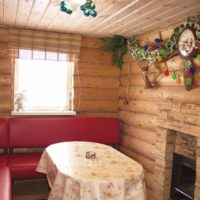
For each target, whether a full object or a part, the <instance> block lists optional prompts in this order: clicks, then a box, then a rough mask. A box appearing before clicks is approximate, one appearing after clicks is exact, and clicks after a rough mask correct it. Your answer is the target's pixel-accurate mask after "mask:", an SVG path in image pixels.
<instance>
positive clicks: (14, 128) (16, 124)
mask: <svg viewBox="0 0 200 200" xmlns="http://www.w3.org/2000/svg"><path fill="white" fill-rule="evenodd" d="M119 131H120V128H119V120H118V119H116V118H100V117H82V118H78V117H76V118H12V119H10V120H9V147H10V148H26V147H29V148H30V147H47V146H49V145H50V144H54V143H58V142H64V141H89V142H98V143H103V144H119V142H120V133H119Z"/></svg>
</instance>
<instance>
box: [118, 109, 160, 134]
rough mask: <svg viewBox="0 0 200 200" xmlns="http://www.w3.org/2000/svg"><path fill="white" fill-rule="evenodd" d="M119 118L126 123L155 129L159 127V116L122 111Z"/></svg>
mask: <svg viewBox="0 0 200 200" xmlns="http://www.w3.org/2000/svg"><path fill="white" fill-rule="evenodd" d="M119 118H120V119H121V120H122V121H123V122H124V123H126V124H129V125H132V126H140V127H143V128H148V129H153V130H155V128H156V127H157V125H158V124H157V116H155V115H147V114H139V113H131V112H127V111H120V112H119Z"/></svg>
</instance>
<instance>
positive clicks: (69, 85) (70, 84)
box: [11, 49, 76, 116]
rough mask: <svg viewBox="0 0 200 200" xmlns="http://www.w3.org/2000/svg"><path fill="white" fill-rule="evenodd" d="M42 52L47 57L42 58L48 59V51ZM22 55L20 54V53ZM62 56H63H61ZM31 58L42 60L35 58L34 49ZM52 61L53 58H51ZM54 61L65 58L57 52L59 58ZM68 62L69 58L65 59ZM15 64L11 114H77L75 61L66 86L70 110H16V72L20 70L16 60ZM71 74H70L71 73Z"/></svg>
mask: <svg viewBox="0 0 200 200" xmlns="http://www.w3.org/2000/svg"><path fill="white" fill-rule="evenodd" d="M23 50H28V49H23ZM19 52H20V49H19ZM41 52H44V53H45V58H44V59H42V60H47V59H46V58H47V57H46V53H47V52H46V51H41ZM53 53H57V52H53ZM60 54H63V53H60ZM18 55H20V54H18ZM61 57H62V56H61ZM66 58H67V54H66ZM18 59H25V58H20V56H19V58H18ZM30 60H41V59H34V58H33V51H32V56H31V59H30ZM51 61H52V60H51ZM53 61H58V62H59V61H61V62H62V61H64V60H62V59H61V60H60V55H59V53H57V60H53ZM65 61H66V62H67V60H65ZM13 65H14V70H13V71H14V73H13V80H14V81H13V110H12V111H11V115H14V116H29V115H33V116H42V115H45V116H47V115H50V116H52V115H61V116H62V115H76V111H74V105H73V99H74V86H73V78H74V70H75V69H74V68H75V63H74V67H70V68H69V69H68V71H69V73H70V74H71V78H70V79H68V78H67V83H66V84H67V85H66V88H67V89H68V91H69V92H68V93H67V94H66V95H67V97H66V99H67V102H66V106H67V107H68V110H64V111H53V110H49V111H48V110H47V111H45V110H44V111H42V110H41V111H26V110H24V111H16V110H15V95H16V94H15V92H16V89H17V88H16V87H17V82H18V76H17V75H16V73H17V74H18V72H17V71H16V70H18V67H16V65H17V64H16V60H14V62H13ZM69 76H70V75H69Z"/></svg>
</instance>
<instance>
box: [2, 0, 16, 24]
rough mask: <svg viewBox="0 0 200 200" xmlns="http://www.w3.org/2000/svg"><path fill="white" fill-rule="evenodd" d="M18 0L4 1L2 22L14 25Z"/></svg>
mask: <svg viewBox="0 0 200 200" xmlns="http://www.w3.org/2000/svg"><path fill="white" fill-rule="evenodd" d="M18 5H19V0H15V1H13V0H5V1H4V24H6V25H9V26H14V24H15V19H16V14H17V10H18Z"/></svg>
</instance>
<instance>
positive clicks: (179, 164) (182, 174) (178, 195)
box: [171, 153, 196, 200]
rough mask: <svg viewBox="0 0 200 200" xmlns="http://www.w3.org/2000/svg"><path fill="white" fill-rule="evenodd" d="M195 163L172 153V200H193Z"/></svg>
mask: <svg viewBox="0 0 200 200" xmlns="http://www.w3.org/2000/svg"><path fill="white" fill-rule="evenodd" d="M195 166H196V162H195V160H192V159H190V158H188V157H186V156H183V155H180V154H177V153H174V155H173V169H172V181H171V199H172V200H194V188H195V176H196V167H195Z"/></svg>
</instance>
